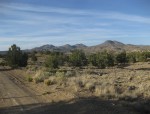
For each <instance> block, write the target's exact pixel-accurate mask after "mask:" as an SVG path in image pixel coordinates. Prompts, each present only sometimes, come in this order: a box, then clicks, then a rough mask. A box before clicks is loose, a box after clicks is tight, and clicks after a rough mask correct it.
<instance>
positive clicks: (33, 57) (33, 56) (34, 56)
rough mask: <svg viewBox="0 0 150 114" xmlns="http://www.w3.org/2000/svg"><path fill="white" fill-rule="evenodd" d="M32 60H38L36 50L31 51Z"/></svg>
mask: <svg viewBox="0 0 150 114" xmlns="http://www.w3.org/2000/svg"><path fill="white" fill-rule="evenodd" d="M31 60H32V61H37V57H36V55H35V52H32V53H31Z"/></svg>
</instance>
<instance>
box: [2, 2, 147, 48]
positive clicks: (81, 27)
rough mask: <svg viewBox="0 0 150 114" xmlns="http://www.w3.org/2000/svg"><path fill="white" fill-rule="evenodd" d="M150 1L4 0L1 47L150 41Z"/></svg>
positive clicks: (143, 43)
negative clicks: (106, 41) (109, 41)
mask: <svg viewBox="0 0 150 114" xmlns="http://www.w3.org/2000/svg"><path fill="white" fill-rule="evenodd" d="M149 5H150V0H1V1H0V50H7V49H8V47H10V45H12V44H17V45H18V46H20V47H21V48H22V49H30V48H33V47H37V46H41V45H44V44H53V45H56V46H59V45H64V44H72V45H73V44H77V43H83V44H86V45H89V46H91V45H97V44H100V43H102V42H104V41H105V40H117V41H121V42H123V43H127V44H142V45H149V44H150V7H149Z"/></svg>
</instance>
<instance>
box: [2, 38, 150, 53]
mask: <svg viewBox="0 0 150 114" xmlns="http://www.w3.org/2000/svg"><path fill="white" fill-rule="evenodd" d="M75 49H81V50H84V51H85V52H87V53H94V52H100V51H103V50H107V51H114V52H116V51H117V52H119V51H127V52H133V51H147V50H148V51H150V45H147V46H146V45H132V44H124V43H122V42H118V41H112V40H107V41H105V42H104V43H102V44H99V45H95V46H86V45H84V44H76V45H69V44H66V45H63V46H54V45H50V44H47V45H43V46H40V47H35V48H33V49H28V50H24V51H25V52H32V51H59V52H70V51H72V50H75ZM4 53H6V51H1V52H0V54H4Z"/></svg>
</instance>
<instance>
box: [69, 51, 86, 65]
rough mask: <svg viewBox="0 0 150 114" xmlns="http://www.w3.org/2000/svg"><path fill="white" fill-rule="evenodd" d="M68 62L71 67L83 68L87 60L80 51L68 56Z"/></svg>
mask: <svg viewBox="0 0 150 114" xmlns="http://www.w3.org/2000/svg"><path fill="white" fill-rule="evenodd" d="M69 62H70V63H71V65H72V66H77V67H80V66H84V65H87V59H86V56H85V53H84V52H83V51H82V50H75V51H73V52H72V54H71V55H70V56H69Z"/></svg>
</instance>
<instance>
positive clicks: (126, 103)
mask: <svg viewBox="0 0 150 114" xmlns="http://www.w3.org/2000/svg"><path fill="white" fill-rule="evenodd" d="M81 71H82V72H81V73H80V75H79V74H78V76H75V77H68V78H62V77H61V78H60V77H57V78H56V77H54V76H50V77H49V78H48V79H45V81H46V80H51V81H54V82H55V83H53V84H51V85H49V86H47V85H46V84H44V82H41V83H34V82H28V81H27V79H26V77H27V75H26V74H25V71H24V70H10V69H6V68H3V67H1V68H0V114H27V113H30V114H42V113H43V114H116V113H119V114H149V113H150V110H149V106H150V103H149V98H150V90H149V87H150V77H149V76H150V64H149V63H136V64H134V65H130V66H126V67H124V68H113V69H103V70H99V69H82V70H81Z"/></svg>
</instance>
